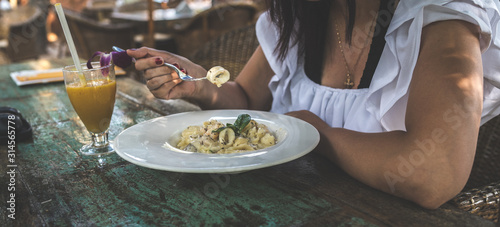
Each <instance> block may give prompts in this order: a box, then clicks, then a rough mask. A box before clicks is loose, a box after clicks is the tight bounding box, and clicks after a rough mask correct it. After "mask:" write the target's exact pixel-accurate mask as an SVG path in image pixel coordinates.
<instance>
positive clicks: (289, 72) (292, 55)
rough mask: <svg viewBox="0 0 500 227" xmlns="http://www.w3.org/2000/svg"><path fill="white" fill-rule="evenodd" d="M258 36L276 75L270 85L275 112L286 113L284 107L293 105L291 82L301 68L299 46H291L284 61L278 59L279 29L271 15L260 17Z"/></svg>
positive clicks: (257, 25)
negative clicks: (276, 49)
mask: <svg viewBox="0 0 500 227" xmlns="http://www.w3.org/2000/svg"><path fill="white" fill-rule="evenodd" d="M256 34H257V39H258V41H259V44H260V46H261V48H262V51H263V52H264V55H265V56H266V59H267V61H268V63H269V65H270V66H271V69H273V71H274V73H275V75H274V76H273V78H272V79H271V81H270V83H269V89H270V90H271V92H272V94H273V99H274V101H273V108H272V110H273V111H275V112H286V110H285V109H284V108H283V107H286V106H290V105H292V103H291V89H290V82H291V80H292V78H293V75H294V74H295V73H296V72H297V70H298V68H299V67H300V66H299V64H298V61H297V45H292V44H291V45H290V47H289V49H288V54H287V56H286V58H285V60H284V61H281V60H280V59H278V58H277V54H275V52H274V50H275V48H276V46H277V44H278V37H279V33H278V29H277V28H276V26H275V25H274V24H273V23H272V22H271V19H270V17H269V13H268V12H265V13H263V14H261V15H260V17H259V19H258V20H257V24H256Z"/></svg>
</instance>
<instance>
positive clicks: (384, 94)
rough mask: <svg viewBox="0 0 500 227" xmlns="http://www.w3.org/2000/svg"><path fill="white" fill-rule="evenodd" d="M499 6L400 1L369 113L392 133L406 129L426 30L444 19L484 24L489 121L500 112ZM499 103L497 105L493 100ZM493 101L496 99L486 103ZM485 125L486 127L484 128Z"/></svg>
mask: <svg viewBox="0 0 500 227" xmlns="http://www.w3.org/2000/svg"><path fill="white" fill-rule="evenodd" d="M498 7H499V3H498V2H497V1H492V0H461V1H451V0H419V1H410V0H406V1H405V0H402V1H400V3H399V5H398V8H397V10H396V11H395V12H394V16H393V18H392V21H391V25H390V26H389V29H388V31H387V34H386V46H385V49H384V51H383V53H382V56H381V58H380V61H379V65H378V67H377V70H376V71H375V73H374V76H373V80H372V84H371V85H370V88H369V93H368V97H367V104H366V108H367V110H368V111H369V112H370V113H371V114H372V115H374V116H375V117H376V118H377V119H378V120H379V121H380V123H381V124H382V127H383V128H384V130H386V131H392V130H405V129H406V128H405V124H404V123H405V122H404V115H405V113H406V106H407V101H408V88H409V85H410V82H411V78H412V75H413V71H414V68H415V65H416V62H417V58H418V55H419V48H420V41H421V40H420V37H421V33H422V28H423V27H424V26H426V25H427V24H430V23H433V22H437V21H443V20H451V19H458V20H465V21H468V22H470V23H474V24H476V25H478V27H479V29H480V37H479V38H480V45H481V50H482V52H483V58H484V57H485V56H488V58H489V59H483V66H484V67H483V68H484V77H485V88H487V89H485V105H484V108H483V119H482V120H483V121H484V122H485V121H486V120H489V119H491V118H492V115H496V114H498V112H499V111H500V108H499V105H500V99H499V98H500V92H499V89H498V88H499V86H498V85H499V84H500V76H499V73H500V67H499V66H498V65H499V64H494V63H493V59H495V61H497V59H500V51H499V50H500V49H499V45H498V44H499V36H498V35H497V33H498V32H499V31H498V30H499V27H498V26H499V23H498V19H499V12H498ZM491 99H493V101H492V100H491ZM487 100H490V101H488V102H486V101H487ZM484 122H483V123H484Z"/></svg>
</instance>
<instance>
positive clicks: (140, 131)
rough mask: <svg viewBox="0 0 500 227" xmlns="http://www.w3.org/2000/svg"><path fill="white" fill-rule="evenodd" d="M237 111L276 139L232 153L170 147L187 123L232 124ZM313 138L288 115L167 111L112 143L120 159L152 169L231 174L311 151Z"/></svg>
mask: <svg viewBox="0 0 500 227" xmlns="http://www.w3.org/2000/svg"><path fill="white" fill-rule="evenodd" d="M243 113H247V114H249V115H250V116H251V117H252V119H254V120H256V121H257V122H259V123H263V124H265V125H267V126H268V127H269V129H270V130H271V131H273V132H274V133H275V135H276V137H277V139H278V143H277V144H276V145H274V146H272V147H269V148H265V149H261V150H256V151H250V152H243V153H235V154H201V153H193V152H187V151H182V150H179V149H177V148H175V145H176V142H177V141H179V139H180V134H181V132H182V131H183V130H184V129H186V128H187V127H188V126H191V125H202V124H203V122H205V121H208V120H210V119H216V120H218V121H221V122H223V123H233V122H234V121H235V120H236V118H237V117H238V115H240V114H243ZM318 142H319V133H318V131H317V130H316V129H315V128H314V127H313V126H312V125H310V124H309V123H307V122H305V121H302V120H300V119H297V118H294V117H290V116H286V115H281V114H274V113H269V112H262V111H250V110H209V111H196V112H186V113H180V114H173V115H168V116H165V117H159V118H155V119H152V120H149V121H146V122H142V123H140V124H137V125H134V126H132V127H130V128H128V129H126V130H124V131H123V132H121V133H120V134H119V135H118V136H117V137H116V138H115V140H114V147H115V150H116V153H117V154H118V155H120V156H121V157H122V158H123V159H125V160H127V161H129V162H131V163H134V164H136V165H140V166H144V167H148V168H152V169H159V170H166V171H173V172H184V173H237V172H243V171H248V170H253V169H259V168H264V167H268V166H273V165H278V164H282V163H285V162H289V161H291V160H294V159H297V158H299V157H301V156H303V155H305V154H307V153H309V152H310V151H311V150H312V149H314V148H315V147H316V145H317V144H318ZM165 143H167V145H166V146H165Z"/></svg>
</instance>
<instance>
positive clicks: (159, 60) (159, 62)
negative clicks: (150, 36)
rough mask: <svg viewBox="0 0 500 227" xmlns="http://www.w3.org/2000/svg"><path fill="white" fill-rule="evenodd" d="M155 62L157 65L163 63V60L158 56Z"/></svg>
mask: <svg viewBox="0 0 500 227" xmlns="http://www.w3.org/2000/svg"><path fill="white" fill-rule="evenodd" d="M155 63H156V64H157V65H161V64H163V60H162V59H161V58H156V59H155Z"/></svg>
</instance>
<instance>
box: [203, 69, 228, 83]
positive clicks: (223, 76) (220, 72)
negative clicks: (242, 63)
mask: <svg viewBox="0 0 500 227" xmlns="http://www.w3.org/2000/svg"><path fill="white" fill-rule="evenodd" d="M230 78H231V75H230V74H229V71H227V70H226V69H224V68H222V67H221V66H214V67H212V68H211V69H210V70H208V72H207V79H208V81H210V82H211V83H213V84H215V85H217V87H221V86H222V84H224V83H226V82H227V81H228V80H229V79H230Z"/></svg>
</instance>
